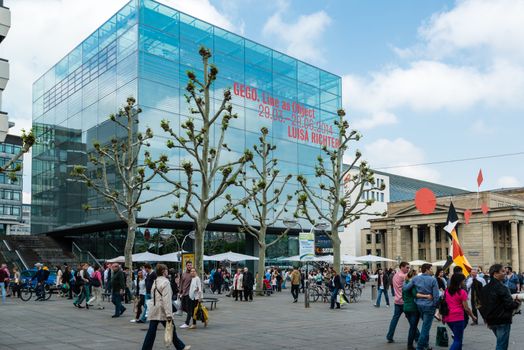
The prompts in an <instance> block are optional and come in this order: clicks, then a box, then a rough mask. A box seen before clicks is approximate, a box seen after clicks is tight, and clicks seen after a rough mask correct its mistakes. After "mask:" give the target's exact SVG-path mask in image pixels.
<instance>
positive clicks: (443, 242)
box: [438, 227, 448, 260]
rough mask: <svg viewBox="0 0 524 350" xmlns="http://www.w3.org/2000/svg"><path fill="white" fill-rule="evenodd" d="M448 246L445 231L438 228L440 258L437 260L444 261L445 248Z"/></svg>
mask: <svg viewBox="0 0 524 350" xmlns="http://www.w3.org/2000/svg"><path fill="white" fill-rule="evenodd" d="M447 246H448V236H447V234H446V231H444V229H442V227H441V228H440V251H441V253H440V254H441V256H439V257H438V260H444V259H446V258H447V257H446V247H447Z"/></svg>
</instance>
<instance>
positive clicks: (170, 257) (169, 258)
mask: <svg viewBox="0 0 524 350" xmlns="http://www.w3.org/2000/svg"><path fill="white" fill-rule="evenodd" d="M184 253H187V252H186V251H185V250H180V251H178V252H173V253H168V254H164V255H160V259H161V260H159V261H165V262H180V257H182V254H184ZM179 255H180V257H179ZM204 260H205V259H204Z"/></svg>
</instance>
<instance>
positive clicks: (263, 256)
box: [257, 243, 266, 295]
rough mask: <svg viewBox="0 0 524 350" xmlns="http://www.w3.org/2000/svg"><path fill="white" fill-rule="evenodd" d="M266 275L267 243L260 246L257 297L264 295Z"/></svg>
mask: <svg viewBox="0 0 524 350" xmlns="http://www.w3.org/2000/svg"><path fill="white" fill-rule="evenodd" d="M265 273H266V243H263V244H260V243H259V244H258V267H257V274H258V278H257V295H264V292H263V289H264V287H263V286H264V274H265Z"/></svg>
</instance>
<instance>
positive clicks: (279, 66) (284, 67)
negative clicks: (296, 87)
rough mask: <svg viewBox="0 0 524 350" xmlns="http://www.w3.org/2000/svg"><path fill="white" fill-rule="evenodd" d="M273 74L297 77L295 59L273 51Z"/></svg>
mask: <svg viewBox="0 0 524 350" xmlns="http://www.w3.org/2000/svg"><path fill="white" fill-rule="evenodd" d="M273 74H274V75H276V76H286V77H288V78H291V79H297V60H296V59H294V58H292V57H289V56H288V55H284V54H283V53H280V52H273Z"/></svg>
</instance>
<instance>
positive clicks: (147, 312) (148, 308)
mask: <svg viewBox="0 0 524 350" xmlns="http://www.w3.org/2000/svg"><path fill="white" fill-rule="evenodd" d="M152 307H153V299H149V300H148V301H146V315H145V316H146V318H148V317H149V311H150V310H151V308H152Z"/></svg>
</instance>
